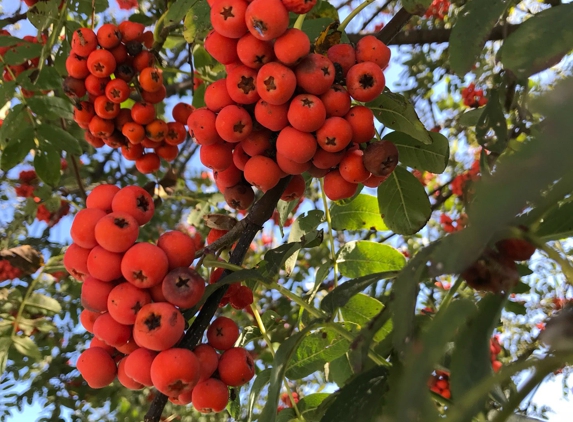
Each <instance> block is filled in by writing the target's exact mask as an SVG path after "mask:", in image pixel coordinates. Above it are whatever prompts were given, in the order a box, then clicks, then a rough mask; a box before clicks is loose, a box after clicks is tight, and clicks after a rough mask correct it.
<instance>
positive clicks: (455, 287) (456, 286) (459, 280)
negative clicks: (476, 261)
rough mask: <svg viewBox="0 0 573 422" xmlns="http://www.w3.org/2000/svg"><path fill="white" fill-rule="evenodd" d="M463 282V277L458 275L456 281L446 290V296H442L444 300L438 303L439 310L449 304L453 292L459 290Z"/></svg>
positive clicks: (453, 294)
mask: <svg viewBox="0 0 573 422" xmlns="http://www.w3.org/2000/svg"><path fill="white" fill-rule="evenodd" d="M463 282H464V279H463V278H461V277H458V278H457V280H456V282H455V283H454V285H453V286H452V287H451V288H450V290H449V291H448V293H447V294H446V297H445V298H444V300H443V301H442V303H441V304H440V310H442V309H446V308H447V307H448V305H449V304H450V302H451V301H452V299H453V298H454V296H455V294H456V293H457V291H458V290H459V288H460V287H461V286H462V284H463Z"/></svg>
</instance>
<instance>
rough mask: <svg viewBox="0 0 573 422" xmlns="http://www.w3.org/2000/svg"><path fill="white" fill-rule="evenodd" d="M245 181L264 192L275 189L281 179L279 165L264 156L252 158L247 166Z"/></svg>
mask: <svg viewBox="0 0 573 422" xmlns="http://www.w3.org/2000/svg"><path fill="white" fill-rule="evenodd" d="M244 173H245V179H246V180H247V182H249V183H250V184H251V185H253V186H255V187H256V188H257V189H260V190H262V191H263V192H266V191H268V190H269V189H272V188H274V187H275V186H276V185H277V183H278V182H279V180H280V178H281V171H280V169H279V166H278V165H277V163H275V162H274V161H273V160H272V159H271V158H268V157H265V156H264V155H257V156H255V157H252V158H251V159H250V160H249V161H247V164H245V170H244Z"/></svg>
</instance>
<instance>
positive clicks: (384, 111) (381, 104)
mask: <svg viewBox="0 0 573 422" xmlns="http://www.w3.org/2000/svg"><path fill="white" fill-rule="evenodd" d="M366 106H367V107H368V108H370V110H372V112H373V113H374V117H376V119H378V121H379V122H380V123H382V124H384V125H385V126H387V127H389V128H390V129H394V130H399V131H400V132H404V133H407V134H408V135H410V136H411V137H412V138H414V139H417V140H418V141H420V142H421V143H423V144H431V143H432V138H431V137H430V133H429V132H428V131H427V130H426V128H424V125H423V124H422V122H421V121H420V118H419V117H418V115H417V114H416V110H415V109H414V106H413V105H412V103H411V102H410V101H408V100H406V98H405V97H404V96H403V95H400V94H395V93H393V92H390V91H389V90H388V89H385V90H384V92H383V93H382V95H380V96H378V98H377V99H375V100H374V101H371V102H369V103H367V104H366Z"/></svg>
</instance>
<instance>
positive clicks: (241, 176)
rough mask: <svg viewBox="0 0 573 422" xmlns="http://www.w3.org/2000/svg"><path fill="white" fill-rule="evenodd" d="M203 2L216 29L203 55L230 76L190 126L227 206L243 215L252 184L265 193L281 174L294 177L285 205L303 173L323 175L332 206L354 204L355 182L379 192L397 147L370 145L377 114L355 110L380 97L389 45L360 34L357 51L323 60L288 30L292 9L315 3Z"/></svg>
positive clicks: (343, 50)
mask: <svg viewBox="0 0 573 422" xmlns="http://www.w3.org/2000/svg"><path fill="white" fill-rule="evenodd" d="M209 3H210V5H211V12H210V19H211V23H212V25H213V28H214V29H213V30H212V31H211V32H210V33H209V34H208V35H207V37H206V39H205V49H206V50H207V51H208V52H209V53H210V54H211V55H212V56H213V57H214V58H215V59H216V60H217V61H219V62H220V63H222V64H223V65H225V69H226V71H227V75H226V78H223V79H220V80H218V81H216V82H214V83H212V84H211V85H210V86H209V87H208V88H207V90H206V92H205V104H206V107H203V108H199V109H197V110H195V111H193V113H191V115H190V116H189V120H188V122H187V125H188V128H189V132H190V134H191V135H192V136H193V137H194V139H195V140H196V142H197V143H198V144H199V145H200V146H201V149H200V159H201V162H202V163H203V164H204V165H205V166H206V167H209V168H211V169H212V170H213V171H214V177H215V181H216V184H217V186H218V188H219V189H220V190H221V192H223V193H224V195H225V199H226V201H227V203H228V204H229V205H230V206H231V207H233V208H236V209H246V208H248V206H249V205H250V204H251V203H252V201H253V198H254V193H253V190H252V188H251V186H249V185H252V186H255V187H256V188H258V189H260V190H262V191H267V190H269V189H271V188H272V187H274V186H275V185H276V184H277V183H278V182H279V180H280V179H281V178H282V177H285V176H286V175H293V176H294V177H293V179H292V181H291V183H290V185H289V186H288V187H287V191H286V192H285V194H284V195H283V198H282V199H283V200H294V199H297V198H299V197H300V196H301V195H302V194H303V192H304V181H303V178H302V177H301V174H302V173H304V172H309V173H310V174H311V175H312V176H315V177H324V190H325V193H326V195H327V196H328V197H329V198H330V199H333V200H337V199H342V198H348V197H351V196H352V195H353V194H354V193H355V192H356V189H357V186H358V183H364V184H365V185H367V186H371V187H375V186H378V185H379V184H380V183H381V182H382V181H383V180H384V179H385V178H386V177H387V176H388V175H389V174H390V173H391V172H392V171H393V170H394V168H395V166H396V164H397V158H398V157H397V149H396V148H395V146H394V145H393V144H391V143H390V142H387V141H383V142H375V143H372V144H370V145H368V147H366V143H368V142H369V141H371V140H372V138H373V137H374V135H375V128H374V116H373V114H372V112H371V111H370V109H368V108H367V107H364V106H359V105H357V106H352V103H351V101H352V98H354V99H355V100H357V101H371V100H373V99H375V98H376V97H377V96H378V95H380V93H381V92H382V91H383V89H384V86H385V78H384V73H383V71H382V70H383V69H384V68H385V67H386V66H387V65H388V62H389V60H390V50H389V48H388V47H387V46H386V45H384V44H383V43H382V42H381V41H379V40H378V39H377V38H375V37H374V36H366V37H364V38H362V39H361V40H360V41H359V42H358V44H357V46H356V49H355V48H353V47H352V46H351V45H348V44H341V45H336V46H333V47H331V48H330V49H329V50H328V54H327V55H328V57H326V56H323V55H320V54H315V53H311V44H310V40H309V38H308V36H307V35H306V34H305V33H304V32H302V31H301V30H299V29H296V28H292V29H288V25H289V11H294V12H295V13H305V12H304V10H308V9H309V8H312V6H313V5H314V3H315V2H305V1H299V0H297V1H286V0H283V1H281V0H253V1H251V2H250V3H249V2H247V1H246V0H214V1H210V2H209ZM344 85H345V86H344ZM361 144H362V146H363V147H364V150H363V149H361V148H360V146H361Z"/></svg>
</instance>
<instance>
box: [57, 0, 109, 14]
mask: <svg viewBox="0 0 573 422" xmlns="http://www.w3.org/2000/svg"><path fill="white" fill-rule="evenodd" d="M56 1H57V0H56ZM70 3H71V9H72V10H74V11H76V12H78V13H83V14H84V15H88V16H90V15H91V13H92V4H93V5H94V6H95V12H96V13H102V12H105V11H106V10H107V9H109V3H108V0H95V1H94V0H71V1H70ZM58 4H59V3H58Z"/></svg>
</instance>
